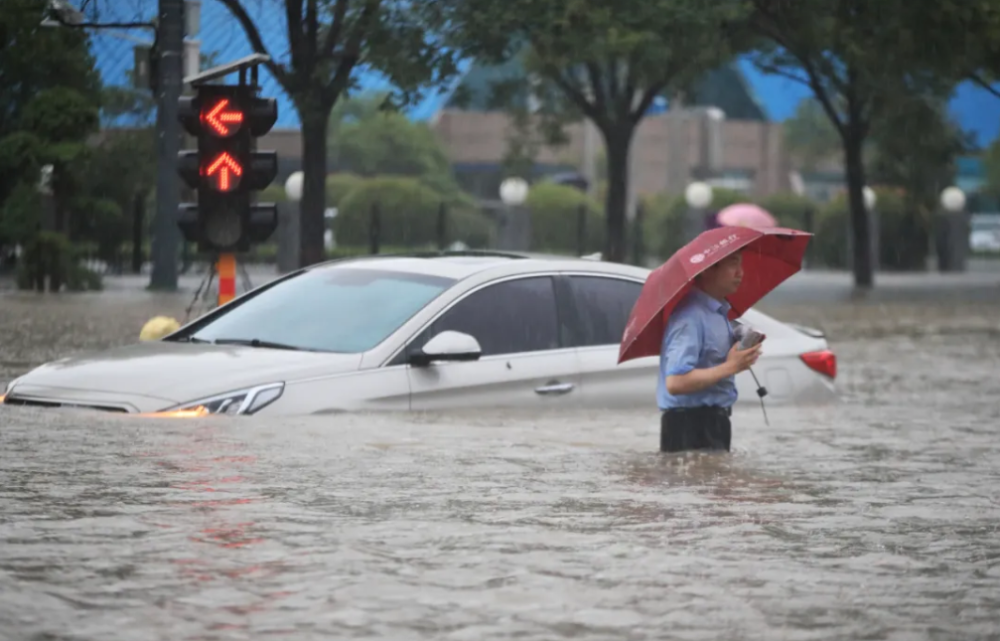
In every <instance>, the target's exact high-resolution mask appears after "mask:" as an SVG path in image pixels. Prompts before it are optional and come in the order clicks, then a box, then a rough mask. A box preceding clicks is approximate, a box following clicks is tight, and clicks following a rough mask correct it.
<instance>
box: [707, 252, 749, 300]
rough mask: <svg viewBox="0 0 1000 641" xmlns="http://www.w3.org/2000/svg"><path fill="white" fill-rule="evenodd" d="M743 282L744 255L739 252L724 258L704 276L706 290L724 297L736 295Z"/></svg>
mask: <svg viewBox="0 0 1000 641" xmlns="http://www.w3.org/2000/svg"><path fill="white" fill-rule="evenodd" d="M742 282H743V255H742V254H741V253H739V252H737V253H735V254H733V255H731V256H727V257H726V258H723V259H722V260H721V261H719V262H718V263H716V264H715V265H713V266H711V267H709V268H708V269H707V270H705V273H704V274H702V283H703V285H704V287H705V289H706V290H709V291H713V292H715V293H717V294H719V295H722V296H731V295H733V294H735V293H736V292H737V291H738V290H739V288H740V283H742Z"/></svg>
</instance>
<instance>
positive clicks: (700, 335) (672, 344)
mask: <svg viewBox="0 0 1000 641" xmlns="http://www.w3.org/2000/svg"><path fill="white" fill-rule="evenodd" d="M742 280H743V259H742V256H741V254H740V253H736V254H732V255H731V256H728V257H726V258H724V259H722V260H721V261H719V262H718V263H716V264H715V265H713V266H711V267H709V268H708V269H706V270H705V271H704V272H702V273H701V274H700V275H699V276H698V277H697V278H696V279H695V281H694V286H693V287H692V288H691V291H690V292H689V293H688V294H687V296H685V297H684V299H683V300H682V301H681V302H680V303H679V304H678V305H677V307H676V308H674V311H673V312H672V313H671V315H670V318H669V320H668V321H667V330H666V332H664V335H663V344H662V347H661V350H660V375H659V384H658V386H657V390H656V400H657V403H658V405H659V406H660V410H661V411H662V412H663V415H662V417H661V419H660V451H661V452H682V451H685V450H724V451H727V452H728V451H729V444H730V441H731V439H732V426H731V424H730V421H729V417H730V415H731V414H732V406H733V403H735V402H736V398H737V392H736V382H735V377H736V375H737V374H739V373H740V372H743V371H745V370H747V369H749V368H750V367H752V366H753V364H754V363H756V362H757V359H758V358H759V357H760V349H761V345H760V344H759V343H758V344H757V345H755V346H754V347H751V348H748V349H743V350H741V349H740V345H739V342H738V341H737V340H736V336H735V335H734V331H733V327H732V325H731V324H730V322H729V319H728V318H727V316H726V314H727V313H728V312H729V308H730V306H729V303H728V302H726V297H727V296H731V295H733V294H735V293H736V291H737V290H738V289H739V287H740V283H741V282H742Z"/></svg>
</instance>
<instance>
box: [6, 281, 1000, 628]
mask: <svg viewBox="0 0 1000 641" xmlns="http://www.w3.org/2000/svg"><path fill="white" fill-rule="evenodd" d="M92 301H100V302H98V303H94V302H92ZM92 301H87V300H85V299H82V298H77V299H72V298H68V299H55V298H52V299H46V300H44V301H38V300H34V299H31V300H29V299H22V298H19V297H7V298H0V327H3V330H4V332H6V336H7V337H13V338H12V339H11V340H10V341H9V342H6V343H5V344H4V345H3V347H2V348H0V354H2V356H0V361H3V362H2V363H0V380H7V379H9V378H10V377H12V376H14V375H16V374H18V373H19V372H20V371H23V370H24V369H26V368H28V367H30V366H31V365H32V364H34V363H35V362H38V361H40V360H45V359H47V358H51V357H53V352H59V351H61V352H62V353H65V352H66V351H67V350H71V349H79V348H89V347H94V346H99V345H102V344H113V343H116V342H129V341H131V340H133V339H134V336H135V335H136V334H137V333H138V328H139V327H140V326H141V322H142V320H145V319H146V318H148V317H149V316H150V315H152V313H155V312H154V308H155V309H156V311H160V310H162V309H163V308H164V306H166V307H169V306H170V305H173V304H179V299H169V300H167V299H162V298H161V299H156V298H155V297H148V299H146V298H143V299H142V300H141V301H138V302H137V301H135V300H131V299H130V300H129V301H126V299H125V297H124V295H122V296H120V297H117V298H116V294H114V293H106V294H102V295H100V296H98V297H96V298H94V299H92ZM183 302H184V304H186V302H187V301H183ZM181 309H183V305H181ZM39 310H42V311H39ZM765 311H770V312H772V313H774V315H776V316H778V317H779V318H782V319H784V320H798V321H800V322H810V323H811V324H813V325H824V329H827V330H828V331H829V332H830V338H831V344H832V346H833V348H834V349H835V350H836V351H837V353H838V356H839V358H840V370H841V374H840V376H839V384H840V386H841V389H842V390H843V393H844V401H843V403H841V404H840V405H837V406H834V407H827V408H798V409H783V410H778V409H771V410H770V411H769V418H770V425H769V426H768V425H766V424H765V423H764V420H763V418H762V416H761V413H760V411H759V409H755V408H754V406H753V405H750V406H749V408H748V409H745V410H742V411H740V412H738V413H737V414H736V415H735V416H734V438H733V445H734V452H733V453H732V454H731V455H687V456H673V457H671V456H663V455H660V454H658V453H656V452H655V448H656V446H657V416H656V412H655V408H653V411H649V410H637V411H635V412H633V413H630V414H621V413H615V414H610V413H606V414H601V413H593V412H588V413H586V414H584V413H571V414H569V415H567V414H563V415H560V416H554V415H541V416H538V415H533V416H529V415H521V414H517V413H506V414H503V415H490V416H482V415H478V416H472V415H468V414H465V415H454V414H453V415H367V416H365V415H352V416H327V417H322V418H313V417H310V418H304V419H295V420H283V421H281V422H276V421H274V420H270V421H269V420H265V419H252V418H251V419H241V420H227V419H219V420H204V421H171V420H162V421H161V420H148V419H147V420H139V419H135V418H131V419H130V418H128V417H123V416H108V415H95V414H90V413H83V412H53V411H45V412H39V411H31V410H23V409H20V408H18V409H17V410H16V411H14V408H3V409H2V410H0V639H5V640H6V639H39V640H40V639H46V640H48V639H53V640H54V639H67V640H69V639H73V640H77V639H88V640H89V639H94V640H97V639H100V640H102V641H104V640H119V639H120V640H129V641H132V640H144V639H157V640H158V639H170V640H182V639H184V640H188V639H190V640H195V639H199V640H200V639H267V638H276V639H330V638H379V639H399V640H406V639H448V640H451V639H454V640H460V639H461V640H465V639H468V640H479V639H515V638H518V639H546V640H547V639H560V638H573V639H586V640H597V639H608V640H622V639H666V638H671V639H730V640H735V639H767V640H776V639H794V640H798V639H802V640H819V639H831V640H833V639H894V640H895V639H899V640H907V641H909V640H913V639H997V638H1000V615H998V613H1000V518H998V517H1000V491H998V487H1000V438H998V433H1000V401H998V400H997V399H1000V302H998V303H997V304H996V305H982V304H981V305H975V306H973V305H970V306H967V307H964V308H963V307H961V306H957V305H955V304H953V303H949V304H942V305H939V306H937V307H931V308H928V307H927V306H925V305H921V306H907V305H905V304H902V303H900V304H898V305H891V306H886V305H876V304H872V305H861V306H847V305H837V306H835V307H825V308H824V307H822V306H820V305H817V304H810V305H808V306H801V307H796V306H795V305H788V306H784V307H782V308H780V309H765ZM112 318H113V319H114V320H110V319H112ZM102 319H104V320H102ZM116 323H117V325H116ZM115 328H117V329H115ZM129 332H131V334H129ZM74 346H76V347H74ZM59 355H61V353H60V354H59Z"/></svg>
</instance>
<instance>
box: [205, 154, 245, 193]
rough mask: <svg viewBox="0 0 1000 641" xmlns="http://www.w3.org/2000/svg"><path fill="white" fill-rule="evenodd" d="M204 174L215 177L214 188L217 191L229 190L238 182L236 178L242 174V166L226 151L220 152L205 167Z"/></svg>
mask: <svg viewBox="0 0 1000 641" xmlns="http://www.w3.org/2000/svg"><path fill="white" fill-rule="evenodd" d="M204 175H205V176H206V177H208V178H212V177H213V176H214V177H215V188H216V189H218V190H219V191H231V190H233V189H234V188H235V187H236V185H238V184H239V180H236V179H238V178H239V177H240V176H242V175H243V167H242V166H240V164H239V163H238V162H236V160H234V159H233V157H232V156H230V155H229V154H228V153H226V152H222V153H221V154H219V155H218V156H216V158H215V160H214V161H212V164H210V165H209V166H208V167H207V168H206V169H205V173H204Z"/></svg>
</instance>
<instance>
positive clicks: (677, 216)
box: [643, 189, 752, 260]
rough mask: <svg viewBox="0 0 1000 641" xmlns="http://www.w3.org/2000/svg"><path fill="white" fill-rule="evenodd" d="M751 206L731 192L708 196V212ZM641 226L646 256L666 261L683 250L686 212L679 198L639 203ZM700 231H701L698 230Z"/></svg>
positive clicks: (656, 198)
mask: <svg viewBox="0 0 1000 641" xmlns="http://www.w3.org/2000/svg"><path fill="white" fill-rule="evenodd" d="M739 202H752V200H751V197H750V196H748V195H746V194H743V193H740V192H738V191H733V190H731V189H715V190H714V191H713V192H712V205H711V211H719V210H720V209H722V208H723V207H728V206H729V205H732V204H735V203H739ZM643 207H645V216H646V218H645V221H644V224H643V227H644V235H645V238H646V248H647V250H648V251H649V253H650V254H652V255H655V256H658V257H659V258H661V259H663V260H666V259H667V258H669V257H670V256H671V255H672V254H673V253H674V252H676V251H677V250H678V249H680V248H681V247H683V246H684V244H685V238H684V215H685V213H686V212H687V210H688V205H687V202H686V201H685V200H684V196H683V195H673V194H657V195H655V196H652V197H650V198H647V199H645V200H643ZM699 229H701V228H699Z"/></svg>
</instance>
